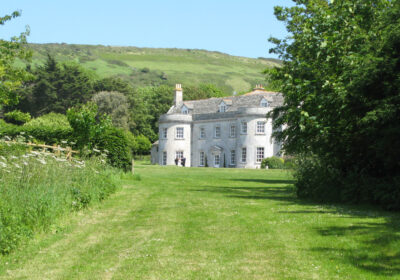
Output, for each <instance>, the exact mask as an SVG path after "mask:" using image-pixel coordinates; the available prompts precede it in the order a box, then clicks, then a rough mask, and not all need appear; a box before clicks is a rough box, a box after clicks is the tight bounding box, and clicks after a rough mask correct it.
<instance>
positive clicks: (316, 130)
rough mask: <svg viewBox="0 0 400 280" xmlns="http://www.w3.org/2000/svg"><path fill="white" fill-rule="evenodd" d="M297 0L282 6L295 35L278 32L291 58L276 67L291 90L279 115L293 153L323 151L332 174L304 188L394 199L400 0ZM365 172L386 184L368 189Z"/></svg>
mask: <svg viewBox="0 0 400 280" xmlns="http://www.w3.org/2000/svg"><path fill="white" fill-rule="evenodd" d="M294 2H295V4H296V5H295V6H293V7H291V8H282V7H276V8H275V15H276V16H277V18H278V19H279V20H281V21H284V22H285V24H286V26H287V30H288V31H289V32H290V37H288V38H286V39H283V40H278V39H274V38H273V39H271V41H273V42H274V43H276V45H277V46H276V47H275V48H274V49H272V52H274V53H277V54H279V56H280V58H281V59H283V61H284V63H283V66H282V67H281V68H276V69H274V70H272V71H269V73H268V74H269V76H270V77H272V79H274V80H275V81H278V84H279V85H280V88H279V90H280V91H281V92H282V93H283V94H284V98H285V101H284V105H283V106H282V107H280V108H278V109H276V110H274V112H273V117H274V118H275V119H276V122H275V124H276V126H277V127H279V126H281V125H287V129H285V130H283V131H282V132H278V133H277V136H278V137H279V138H280V139H281V140H282V141H283V142H284V149H285V151H286V153H291V154H307V155H308V156H309V157H313V158H316V159H317V161H318V166H319V172H320V173H322V174H330V175H329V176H325V177H324V178H323V179H322V180H320V181H321V182H322V183H321V184H319V183H318V182H316V181H317V180H315V181H312V182H311V181H308V182H307V187H304V186H302V185H301V184H302V183H304V182H300V184H298V187H300V188H299V194H304V195H306V196H313V197H321V196H323V195H324V194H325V195H326V194H327V193H329V194H330V195H332V196H334V197H335V198H337V199H342V200H353V201H360V200H368V201H372V202H376V203H382V204H385V203H388V201H391V203H392V204H393V201H394V200H395V199H400V194H399V193H400V187H399V184H400V179H399V173H400V161H399V158H400V145H399V139H400V1H399V0H393V1H390V0H354V1H349V0H335V1H333V0H332V1H327V0H296V1H294ZM317 169H318V168H317ZM317 169H316V170H317ZM332 170H333V171H332ZM317 173H318V172H317ZM300 175H301V174H300ZM309 175H310V174H309ZM311 175H312V176H316V175H317V174H311ZM300 177H301V176H300ZM301 178H303V179H304V177H301ZM360 178H368V179H367V180H365V181H369V182H378V183H373V184H374V186H375V187H376V188H378V189H379V188H381V190H371V189H368V190H367V189H366V188H367V187H366V186H367V185H368V182H361V181H362V179H360ZM307 180H308V179H307ZM379 182H386V183H382V184H381V185H379V184H380V183H379ZM313 184H314V186H313ZM349 185H352V187H351V188H352V189H351V190H349V189H350V187H349ZM378 185H379V186H378ZM302 187H304V188H306V189H307V191H305V192H302ZM328 188H329V191H327V189H328ZM384 188H385V190H383V189H384ZM332 190H334V191H332ZM388 197H389V198H388ZM390 197H392V199H390ZM396 197H397V198H396ZM398 201H399V200H398ZM393 207H400V205H399V204H398V205H397V206H393Z"/></svg>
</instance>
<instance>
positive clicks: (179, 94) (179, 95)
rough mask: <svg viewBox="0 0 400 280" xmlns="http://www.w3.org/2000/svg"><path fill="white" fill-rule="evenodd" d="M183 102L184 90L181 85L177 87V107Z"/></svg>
mask: <svg viewBox="0 0 400 280" xmlns="http://www.w3.org/2000/svg"><path fill="white" fill-rule="evenodd" d="M182 102H183V90H182V85H181V84H176V86H175V106H176V107H178V106H179V105H180V104H182Z"/></svg>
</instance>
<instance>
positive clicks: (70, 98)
mask: <svg viewBox="0 0 400 280" xmlns="http://www.w3.org/2000/svg"><path fill="white" fill-rule="evenodd" d="M32 73H33V74H34V76H35V78H34V80H33V82H32V83H31V85H30V86H29V87H27V88H26V89H25V94H23V95H22V96H23V99H21V103H20V104H19V105H18V108H20V109H21V110H23V111H26V112H30V113H31V114H32V115H33V116H39V115H43V114H47V113H50V112H56V113H63V114H64V113H65V112H66V111H67V109H68V108H71V107H74V106H76V105H79V104H84V103H85V102H87V101H88V100H90V98H91V97H92V96H93V94H94V93H95V91H94V80H95V77H94V76H93V75H92V74H91V73H90V72H88V71H87V70H86V69H84V68H82V67H81V66H80V65H78V64H76V63H72V62H71V63H58V62H57V61H56V60H55V58H54V57H52V56H51V55H48V57H47V60H46V62H45V64H44V65H42V66H39V67H38V68H37V69H35V70H33V71H32Z"/></svg>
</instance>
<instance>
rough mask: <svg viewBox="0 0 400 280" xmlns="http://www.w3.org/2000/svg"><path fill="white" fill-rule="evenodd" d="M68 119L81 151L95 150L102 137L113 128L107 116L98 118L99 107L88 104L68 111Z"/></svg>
mask: <svg viewBox="0 0 400 280" xmlns="http://www.w3.org/2000/svg"><path fill="white" fill-rule="evenodd" d="M67 119H68V122H69V124H70V125H71V127H72V129H73V135H72V136H73V139H74V140H76V145H77V146H78V148H79V149H81V150H82V149H83V148H84V147H85V146H86V147H87V148H88V149H89V150H90V149H91V148H93V147H94V146H95V145H96V143H97V142H98V139H100V138H101V135H102V134H104V133H105V132H106V131H107V130H108V129H110V128H111V127H112V125H111V121H110V119H109V118H108V116H107V115H103V116H98V110H97V105H96V104H94V103H91V102H89V103H87V104H83V105H79V106H76V107H72V108H70V109H68V111H67Z"/></svg>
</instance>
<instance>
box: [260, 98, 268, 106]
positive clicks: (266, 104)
mask: <svg viewBox="0 0 400 280" xmlns="http://www.w3.org/2000/svg"><path fill="white" fill-rule="evenodd" d="M260 105H261V107H269V103H268V101H267V100H266V99H265V98H263V99H262V100H261V103H260Z"/></svg>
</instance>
